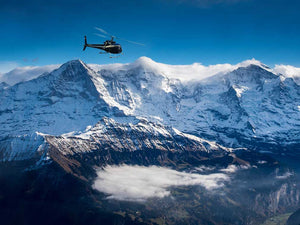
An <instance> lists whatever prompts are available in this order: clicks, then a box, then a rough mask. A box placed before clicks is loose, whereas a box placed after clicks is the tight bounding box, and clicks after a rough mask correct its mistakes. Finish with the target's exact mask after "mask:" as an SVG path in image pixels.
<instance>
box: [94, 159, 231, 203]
mask: <svg viewBox="0 0 300 225" xmlns="http://www.w3.org/2000/svg"><path fill="white" fill-rule="evenodd" d="M97 175H98V177H97V179H96V181H95V183H94V185H93V187H94V188H95V189H97V190H98V191H101V192H104V193H106V194H108V195H109V196H108V198H111V199H118V200H127V201H145V200H146V199H148V198H152V197H157V198H163V197H166V196H169V195H170V194H171V192H170V190H169V188H170V187H176V186H191V185H199V186H202V187H204V188H206V189H207V190H213V189H216V188H220V187H222V186H223V185H224V183H225V182H226V181H228V180H229V176H228V175H226V174H224V173H212V174H209V175H201V174H197V173H186V172H179V171H176V170H172V169H169V168H164V167H157V166H150V167H144V166H129V165H122V166H108V167H106V168H104V169H101V170H99V171H98V172H97Z"/></svg>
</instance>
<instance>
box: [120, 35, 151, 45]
mask: <svg viewBox="0 0 300 225" xmlns="http://www.w3.org/2000/svg"><path fill="white" fill-rule="evenodd" d="M116 38H117V39H120V40H123V41H127V42H129V43H131V44H135V45H141V46H145V44H142V43H139V42H135V41H129V40H126V39H124V38H119V37H116Z"/></svg>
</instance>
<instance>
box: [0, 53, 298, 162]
mask: <svg viewBox="0 0 300 225" xmlns="http://www.w3.org/2000/svg"><path fill="white" fill-rule="evenodd" d="M46 72H47V71H46ZM33 77H36V74H34V76H33ZM11 84H13V85H11V86H10V85H9V84H7V82H6V83H1V85H0V115H1V117H0V124H1V126H0V142H1V147H0V152H1V158H2V160H4V161H5V160H14V159H15V160H17V159H28V158H30V157H33V156H34V155H36V154H37V153H38V152H40V153H39V154H42V155H43V154H44V153H42V152H44V151H42V150H41V149H42V148H44V146H45V145H47V140H50V137H60V138H62V139H68V140H72V138H73V139H74V138H76V140H78V139H80V140H82V143H83V142H85V141H84V140H89V139H95V135H96V136H98V140H99V137H100V139H101V138H103V137H104V136H105V135H104V134H107V133H105V131H106V129H107V127H110V129H112V128H111V127H115V128H114V129H117V128H120V127H123V129H125V131H126V132H130V131H131V130H135V129H137V130H138V131H136V132H141V133H144V135H145V133H148V134H149V135H150V136H151V137H155V134H156V133H157V132H158V134H160V135H161V138H157V141H162V140H164V139H165V140H168V138H171V139H176V136H177V135H179V134H181V135H182V136H184V137H185V138H187V139H188V140H189V141H192V142H193V141H194V142H195V140H196V142H197V143H198V144H199V143H202V144H201V145H202V147H201V151H204V152H207V151H208V149H211V146H212V145H216V144H215V142H217V143H219V144H222V145H224V146H226V147H227V148H226V151H230V149H229V147H245V146H246V147H248V146H249V143H252V142H253V143H270V144H275V145H280V146H282V145H290V144H299V143H300V86H299V85H298V84H297V83H296V81H295V79H294V78H291V77H287V76H284V75H280V74H277V73H276V72H274V70H272V69H270V68H268V67H267V66H265V65H263V64H262V63H260V62H258V61H256V60H249V61H245V62H243V63H240V64H238V65H235V66H232V65H229V64H228V65H227V64H226V65H225V66H224V65H222V66H221V65H216V66H213V67H204V66H202V65H200V64H193V65H191V66H170V65H164V64H161V63H156V62H154V61H152V60H151V59H149V58H146V57H142V58H139V59H138V60H137V61H135V62H133V63H131V64H114V65H87V64H85V63H83V62H82V61H80V60H73V61H69V62H67V63H65V64H63V65H62V66H60V67H59V68H58V69H55V70H53V71H52V72H49V71H48V72H47V73H43V74H41V75H40V76H38V77H36V78H34V79H29V80H27V81H23V82H19V83H16V84H14V82H13V83H11ZM103 119H104V120H105V121H110V122H109V123H104V125H103V123H102V125H101V126H100V128H99V121H103ZM108 124H109V125H108ZM137 124H139V126H138V128H137V127H136V126H137ZM141 124H143V125H141ZM99 129H100V130H99ZM112 130H113V129H112ZM99 132H100V133H99ZM126 132H125V133H126ZM136 132H135V133H136ZM101 134H103V135H102V136H101ZM109 134H110V135H109V136H105V137H107V138H108V139H109V138H114V141H111V140H110V143H113V142H117V140H118V136H117V135H115V134H114V135H113V136H112V133H109ZM99 135H100V136H99ZM138 136H139V135H138ZM139 137H140V138H141V139H143V138H142V137H144V136H139ZM166 137H168V138H166ZM131 138H132V136H131ZM108 139H105V138H104V139H103V140H102V142H101V143H103V142H105V141H104V140H106V142H107V143H109V141H108ZM126 139H128V138H126V137H123V139H122V140H123V141H125V140H126ZM141 139H139V138H137V139H136V140H134V138H132V140H131V141H132V145H130V144H128V143H127V144H128V146H131V147H132V149H139V148H140V147H141V146H143V145H139V144H137V142H138V140H141ZM150 139H151V138H150ZM154 139H155V138H154ZM204 139H206V140H204ZM121 142H122V141H121ZM135 142H136V143H135ZM150 142H151V141H150ZM194 142H193V143H194ZM155 143H156V144H157V143H158V142H155ZM185 143H188V142H185ZM203 143H204V144H203ZM205 143H206V144H205ZM207 143H210V144H207ZM48 144H49V143H48ZM149 145H150V146H152V148H156V147H155V144H154V143H152V144H149ZM158 145H160V146H163V147H164V148H165V147H166V146H168V147H166V148H167V149H172V148H171V147H170V146H169V145H168V144H167V142H164V143H160V144H158ZM175 145H176V144H175ZM196 145H197V144H195V146H196ZM82 146H84V144H83V145H82ZM133 146H135V147H133ZM138 146H140V147H138ZM153 146H154V147H153ZM253 146H255V145H253ZM173 147H174V146H173ZM122 148H125V147H124V143H123V144H120V145H119V146H118V147H116V149H120V150H122ZM91 149H93V148H92V147H91V148H90V149H88V150H86V151H90V150H91ZM174 149H177V150H179V149H180V146H179V145H177V147H174ZM218 149H225V147H222V146H220V145H218ZM45 154H46V153H45ZM44 156H45V157H46V155H44Z"/></svg>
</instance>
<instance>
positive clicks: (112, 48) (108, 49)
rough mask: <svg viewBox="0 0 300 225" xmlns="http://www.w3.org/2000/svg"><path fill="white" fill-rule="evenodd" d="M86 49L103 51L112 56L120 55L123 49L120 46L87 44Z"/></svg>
mask: <svg viewBox="0 0 300 225" xmlns="http://www.w3.org/2000/svg"><path fill="white" fill-rule="evenodd" d="M86 47H91V48H97V49H101V50H103V51H106V52H107V53H111V54H120V53H121V52H122V47H121V45H119V44H87V45H86Z"/></svg>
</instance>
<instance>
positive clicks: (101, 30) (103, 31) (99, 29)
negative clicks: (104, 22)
mask: <svg viewBox="0 0 300 225" xmlns="http://www.w3.org/2000/svg"><path fill="white" fill-rule="evenodd" d="M95 29H96V30H98V31H100V32H101V33H103V34H106V35H109V36H111V35H110V34H109V33H108V32H106V31H105V30H103V29H101V28H99V27H95Z"/></svg>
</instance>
